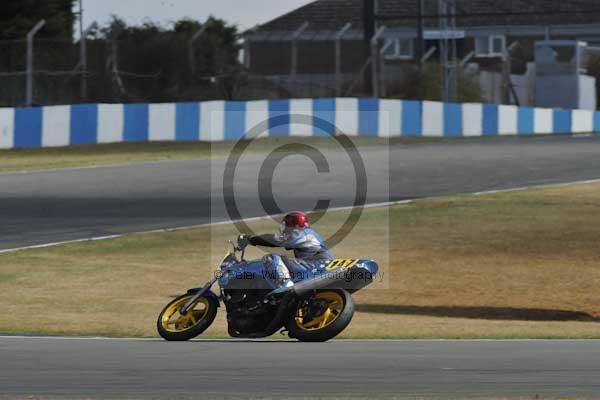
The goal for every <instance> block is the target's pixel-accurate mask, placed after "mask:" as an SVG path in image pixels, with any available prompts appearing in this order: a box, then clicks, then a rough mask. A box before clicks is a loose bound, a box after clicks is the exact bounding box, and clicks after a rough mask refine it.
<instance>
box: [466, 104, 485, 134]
mask: <svg viewBox="0 0 600 400" xmlns="http://www.w3.org/2000/svg"><path fill="white" fill-rule="evenodd" d="M462 119H463V136H482V135H483V106H482V105H481V104H463V106H462Z"/></svg>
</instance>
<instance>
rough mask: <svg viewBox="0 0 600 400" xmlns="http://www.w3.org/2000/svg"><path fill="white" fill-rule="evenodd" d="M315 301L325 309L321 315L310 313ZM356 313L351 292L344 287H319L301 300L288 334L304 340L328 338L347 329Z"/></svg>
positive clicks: (317, 340) (324, 339)
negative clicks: (326, 288)
mask: <svg viewBox="0 0 600 400" xmlns="http://www.w3.org/2000/svg"><path fill="white" fill-rule="evenodd" d="M315 303H316V304H317V305H320V306H321V308H322V309H323V310H322V312H320V313H318V315H313V314H310V310H309V309H310V305H311V304H313V305H314V304H315ZM353 316H354V301H353V300H352V296H351V295H350V293H348V292H347V291H345V290H342V289H336V290H320V291H317V292H315V293H313V294H312V295H311V296H309V297H308V298H306V299H304V300H303V301H301V302H299V303H298V306H297V308H296V312H295V314H294V315H292V316H291V318H290V319H289V320H288V323H287V328H288V331H289V336H290V337H291V338H296V339H298V340H299V341H301V342H326V341H328V340H329V339H332V338H334V337H336V336H337V335H339V334H340V333H341V332H342V331H343V330H344V329H346V327H347V326H348V325H349V324H350V321H352V317H353Z"/></svg>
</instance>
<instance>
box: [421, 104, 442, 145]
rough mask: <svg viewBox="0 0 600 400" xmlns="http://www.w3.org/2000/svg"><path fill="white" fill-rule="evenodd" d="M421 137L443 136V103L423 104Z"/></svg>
mask: <svg viewBox="0 0 600 400" xmlns="http://www.w3.org/2000/svg"><path fill="white" fill-rule="evenodd" d="M423 136H431V137H441V136H444V103H439V102H437V101H424V102H423Z"/></svg>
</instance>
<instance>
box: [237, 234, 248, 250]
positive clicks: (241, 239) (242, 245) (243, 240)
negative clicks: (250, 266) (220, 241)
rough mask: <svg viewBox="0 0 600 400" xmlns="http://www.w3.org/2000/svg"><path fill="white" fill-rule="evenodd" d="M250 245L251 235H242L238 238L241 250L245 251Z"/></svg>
mask: <svg viewBox="0 0 600 400" xmlns="http://www.w3.org/2000/svg"><path fill="white" fill-rule="evenodd" d="M249 244H250V235H246V234H241V235H240V236H238V248H239V249H240V250H243V249H245V248H246V247H248V245H249Z"/></svg>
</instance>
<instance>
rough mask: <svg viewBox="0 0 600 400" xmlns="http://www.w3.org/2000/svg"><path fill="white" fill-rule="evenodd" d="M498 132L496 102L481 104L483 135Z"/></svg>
mask: <svg viewBox="0 0 600 400" xmlns="http://www.w3.org/2000/svg"><path fill="white" fill-rule="evenodd" d="M497 134H498V106H497V105H496V104H484V105H483V135H484V136H489V135H492V136H493V135H497Z"/></svg>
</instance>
